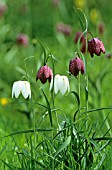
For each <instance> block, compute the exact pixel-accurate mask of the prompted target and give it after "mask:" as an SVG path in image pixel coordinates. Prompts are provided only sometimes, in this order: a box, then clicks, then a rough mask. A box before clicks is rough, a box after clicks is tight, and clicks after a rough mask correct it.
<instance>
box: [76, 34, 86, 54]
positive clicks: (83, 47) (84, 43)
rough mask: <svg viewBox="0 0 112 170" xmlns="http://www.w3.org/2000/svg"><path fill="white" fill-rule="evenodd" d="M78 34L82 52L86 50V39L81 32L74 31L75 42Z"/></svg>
mask: <svg viewBox="0 0 112 170" xmlns="http://www.w3.org/2000/svg"><path fill="white" fill-rule="evenodd" d="M81 35H82V36H81ZM80 36H81V38H80V43H81V44H82V46H81V49H80V50H81V52H82V53H85V52H86V39H85V37H84V35H83V32H81V31H79V32H77V33H76V35H75V38H74V42H75V43H77V42H78V39H79V37H80Z"/></svg>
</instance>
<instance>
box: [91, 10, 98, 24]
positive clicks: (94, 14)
mask: <svg viewBox="0 0 112 170" xmlns="http://www.w3.org/2000/svg"><path fill="white" fill-rule="evenodd" d="M99 18H100V15H99V11H98V10H97V9H96V8H93V9H91V11H90V20H91V22H92V23H93V24H96V23H97V21H98V20H99Z"/></svg>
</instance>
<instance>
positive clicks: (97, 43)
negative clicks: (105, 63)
mask: <svg viewBox="0 0 112 170" xmlns="http://www.w3.org/2000/svg"><path fill="white" fill-rule="evenodd" d="M88 51H89V52H90V54H91V57H93V56H94V54H96V55H97V56H100V54H101V52H102V53H105V47H104V45H103V43H102V41H101V40H100V39H99V38H93V39H91V40H89V41H88Z"/></svg>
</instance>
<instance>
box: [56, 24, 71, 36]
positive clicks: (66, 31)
mask: <svg viewBox="0 0 112 170" xmlns="http://www.w3.org/2000/svg"><path fill="white" fill-rule="evenodd" d="M56 29H57V32H59V33H62V34H63V35H65V36H70V34H71V32H72V28H71V26H70V25H66V24H64V23H61V22H60V23H58V24H57V25H56Z"/></svg>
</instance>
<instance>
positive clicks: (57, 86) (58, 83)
mask: <svg viewBox="0 0 112 170" xmlns="http://www.w3.org/2000/svg"><path fill="white" fill-rule="evenodd" d="M52 86H53V79H52V81H51V84H50V90H51V89H52ZM67 90H68V92H69V91H70V86H69V80H68V77H66V76H61V75H59V74H56V75H55V78H54V92H55V94H57V93H58V91H60V92H61V94H62V95H64V94H65V93H66V91H67Z"/></svg>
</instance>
